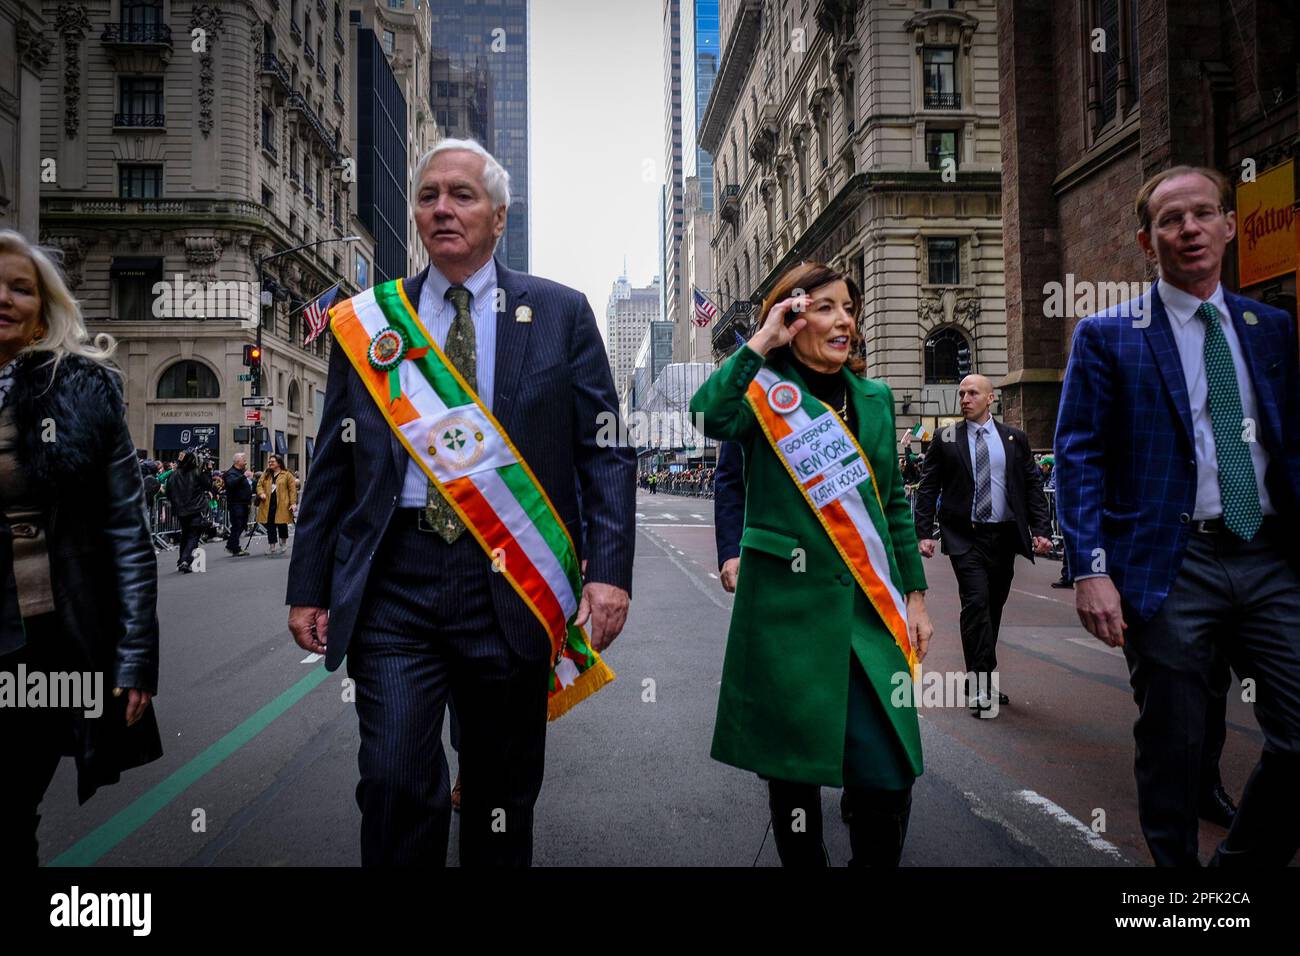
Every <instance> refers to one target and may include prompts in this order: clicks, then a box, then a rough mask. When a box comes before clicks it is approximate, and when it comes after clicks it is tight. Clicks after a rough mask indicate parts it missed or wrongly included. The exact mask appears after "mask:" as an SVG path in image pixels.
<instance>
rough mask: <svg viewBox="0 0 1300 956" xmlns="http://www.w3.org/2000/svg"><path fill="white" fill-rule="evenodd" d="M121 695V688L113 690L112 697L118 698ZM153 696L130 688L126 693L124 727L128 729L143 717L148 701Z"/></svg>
mask: <svg viewBox="0 0 1300 956" xmlns="http://www.w3.org/2000/svg"><path fill="white" fill-rule="evenodd" d="M121 694H122V688H120V687H117V688H114V689H113V696H114V697H119V696H121ZM152 699H153V695H152V694H150V693H149V692H148V691H147V690H137V689H136V688H134V687H132V688H131V689H129V690H128V691H127V692H126V725H127V726H128V727H130V726H131V725H132V724H134V723H135V722H136V721H137V720H139V719H140V718H141V717H143V716H144V712H145V711H146V710H148V709H149V701H151V700H152Z"/></svg>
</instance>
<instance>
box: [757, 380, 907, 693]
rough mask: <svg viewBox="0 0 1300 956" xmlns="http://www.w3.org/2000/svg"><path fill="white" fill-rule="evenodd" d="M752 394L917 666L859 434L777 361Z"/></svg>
mask: <svg viewBox="0 0 1300 956" xmlns="http://www.w3.org/2000/svg"><path fill="white" fill-rule="evenodd" d="M745 398H746V399H747V400H748V401H749V405H750V408H752V409H753V410H754V414H755V415H756V416H757V417H758V423H759V425H760V426H761V427H762V429H763V434H764V435H766V436H767V440H768V442H769V443H770V444H771V446H772V450H773V451H774V452H776V456H777V458H779V459H780V460H781V464H783V465H784V466H785V470H786V471H787V472H788V473H789V475H790V477H791V479H793V481H794V483H795V485H796V486H798V488H799V493H800V494H801V495H803V499H804V501H806V502H808V506H809V507H810V508H812V510H813V514H815V515H816V516H817V520H818V521H820V522H821V525H822V527H823V528H825V529H826V533H827V534H828V535H829V536H830V539H831V542H832V543H833V544H834V545H835V550H836V551H838V552H839V554H840V557H841V558H843V559H844V563H845V564H846V565H848V568H849V570H850V571H851V572H852V573H853V577H854V579H855V580H857V582H858V584H859V586H861V588H862V590H863V591H864V592H865V593H866V595H867V598H868V600H870V601H871V606H872V607H874V608H875V609H876V611H877V612H878V613H879V614H880V618H881V620H883V621H884V622H885V626H886V627H887V628H889V633H890V634H891V635H892V636H893V638H894V642H895V643H896V644H897V645H898V649H899V650H901V651H902V652H903V657H904V658H906V659H907V664H908V668H909V669H910V670H911V671H912V672H913V673H915V672H916V664H917V660H916V651H915V650H914V649H913V648H912V643H911V640H910V638H909V635H908V630H907V604H906V602H905V601H904V600H903V595H902V594H900V593H899V591H898V588H896V587H894V583H893V581H892V580H890V577H889V551H888V548H887V546H886V545H885V542H884V540H883V539H882V538H881V536H880V532H879V531H878V530H877V529H876V525H875V522H873V521H872V520H871V508H870V505H871V503H872V502H874V503H875V505H876V506H877V507H878V508H879V511H880V514H881V515H882V517H883V515H884V510H885V506H884V503H883V502H882V501H881V500H880V490H879V489H878V488H877V487H876V476H875V475H874V474H873V473H872V471H871V463H870V462H869V461H867V456H866V454H864V453H863V451H862V448H861V446H859V445H858V440H857V439H856V438H855V437H854V436H853V433H852V432H850V431H849V430H848V428H847V427H846V426H845V424H844V422H843V421H841V420H840V417H839V416H838V415H836V414H835V412H834V411H832V410H831V409H830V408H828V407H827V406H826V405H825V404H824V403H822V402H820V401H818V400H817V399H816V398H814V397H813V396H812V395H810V394H808V393H806V392H804V391H803V390H802V389H800V388H799V386H798V385H796V384H795V383H794V382H791V381H790V380H789V379H786V378H782V377H781V376H780V375H778V374H777V373H776V372H774V371H772V369H770V368H766V367H765V368H762V369H759V372H758V374H757V375H756V376H755V377H754V379H753V380H752V381H751V382H750V383H749V388H748V390H747V391H746V393H745Z"/></svg>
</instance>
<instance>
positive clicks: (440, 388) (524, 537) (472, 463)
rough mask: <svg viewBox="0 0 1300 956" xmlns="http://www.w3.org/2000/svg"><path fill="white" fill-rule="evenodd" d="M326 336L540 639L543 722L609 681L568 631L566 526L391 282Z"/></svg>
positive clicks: (572, 561) (354, 303)
mask: <svg viewBox="0 0 1300 956" xmlns="http://www.w3.org/2000/svg"><path fill="white" fill-rule="evenodd" d="M330 329H331V330H332V331H333V333H334V337H335V338H336V339H337V340H338V344H339V345H340V346H341V347H342V349H343V351H344V352H345V353H346V354H347V357H348V359H349V360H350V361H351V362H352V367H353V368H355V369H356V370H357V374H358V375H360V376H361V381H363V382H364V383H365V385H366V388H367V389H368V390H369V392H370V396H371V397H372V398H373V399H374V400H375V404H376V405H378V406H379V410H380V412H382V413H383V416H384V419H385V420H386V421H387V422H388V424H389V426H390V427H391V428H392V429H393V431H394V433H396V435H397V437H398V438H399V439H400V440H401V442H402V445H403V446H404V447H405V448H406V450H407V452H408V453H409V454H410V455H411V457H412V458H414V459H415V461H416V463H417V464H419V466H420V468H421V469H422V470H423V471H424V473H425V474H426V475H428V476H429V478H430V479H432V480H433V482H434V484H435V485H437V487H438V490H439V491H440V492H442V495H443V497H444V498H446V499H447V501H448V502H449V503H450V504H451V506H452V507H453V508H455V509H456V513H457V514H458V515H460V517H461V520H463V521H464V522H465V527H467V528H468V529H469V530H470V533H471V534H473V535H474V538H475V540H477V541H478V543H479V544H480V545H481V546H482V548H483V550H484V552H485V553H486V554H487V555H488V557H490V558H491V559H492V566H493V569H494V570H496V571H498V572H499V573H501V574H502V575H504V576H505V579H506V580H507V581H509V582H510V585H511V587H513V588H514V589H515V591H516V592H517V593H518V594H519V596H520V597H521V598H523V600H524V603H525V604H527V605H528V608H529V609H530V610H531V611H532V612H533V613H534V614H535V615H537V619H538V620H539V621H541V622H542V626H543V627H545V628H546V632H547V634H548V635H550V638H551V651H552V654H551V684H550V696H549V698H548V703H547V712H548V716H549V718H550V719H551V720H554V719H555V718H557V717H559V716H560V715H561V714H563V713H565V712H566V711H567V710H569V708H571V707H573V705H574V704H576V703H578V702H579V701H581V700H583V699H584V698H586V697H588V696H590V695H591V694H594V693H595V692H596V691H597V690H599V689H600V688H601V687H603V686H604V685H605V684H607V683H609V682H610V681H611V680H613V679H614V672H613V671H611V670H610V669H609V667H608V665H606V664H605V662H604V661H602V660H601V659H600V656H599V655H598V654H597V653H596V651H595V650H594V649H593V648H592V647H591V644H590V642H589V641H588V640H587V635H586V633H585V632H584V631H583V629H582V628H579V627H575V626H574V625H573V623H572V621H573V618H574V617H575V616H576V614H577V610H578V603H579V600H580V597H581V594H582V576H581V574H580V571H579V568H578V556H577V551H576V550H575V548H574V546H573V539H572V538H570V537H569V532H568V529H567V528H565V526H564V522H563V521H561V520H560V517H559V515H558V514H556V511H555V506H554V505H552V504H551V500H550V498H548V497H547V495H546V491H545V490H544V489H543V488H542V486H541V484H540V483H539V482H538V481H537V476H536V475H534V474H533V472H532V469H531V468H529V467H528V463H527V462H525V461H524V459H523V457H522V456H521V455H520V454H519V450H518V449H517V448H515V446H514V444H513V443H512V442H511V441H510V436H508V435H507V434H506V433H505V431H504V429H502V427H501V425H500V424H499V423H498V422H497V420H496V419H495V418H493V417H492V414H491V412H489V411H488V410H487V409H486V408H484V407H483V403H482V402H481V401H479V398H478V396H477V395H476V394H474V390H473V389H471V388H470V387H469V385H468V384H467V383H466V381H465V379H464V378H462V377H461V375H460V373H459V371H457V369H456V367H455V366H454V365H452V364H451V363H450V362H448V361H447V357H446V356H445V355H444V354H443V353H442V350H441V349H439V348H438V346H437V345H436V344H434V342H433V339H432V338H430V336H429V333H428V330H426V329H425V327H424V325H423V324H422V323H421V322H420V318H419V315H418V314H417V313H416V310H415V309H414V308H413V307H412V306H411V302H410V300H409V299H408V298H407V297H406V292H405V290H404V289H403V288H402V283H401V280H394V281H393V282H386V283H384V284H383V285H379V286H375V287H374V288H372V289H367V290H366V291H365V292H362V293H361V294H360V295H357V296H353V297H352V298H351V299H348V300H347V301H345V302H342V303H340V304H339V305H336V306H334V308H332V309H330Z"/></svg>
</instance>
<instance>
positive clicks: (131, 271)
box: [109, 257, 163, 322]
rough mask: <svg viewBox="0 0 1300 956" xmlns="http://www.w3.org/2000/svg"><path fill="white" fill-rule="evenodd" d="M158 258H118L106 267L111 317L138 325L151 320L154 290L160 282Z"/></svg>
mask: <svg viewBox="0 0 1300 956" xmlns="http://www.w3.org/2000/svg"><path fill="white" fill-rule="evenodd" d="M162 271H163V265H162V259H161V258H134V257H121V258H117V259H114V260H113V263H112V265H111V266H110V267H109V280H110V282H111V284H112V290H113V318H115V319H122V320H124V321H135V322H139V321H142V320H145V319H152V318H154V314H153V300H154V294H153V287H154V284H155V283H158V282H161V281H162Z"/></svg>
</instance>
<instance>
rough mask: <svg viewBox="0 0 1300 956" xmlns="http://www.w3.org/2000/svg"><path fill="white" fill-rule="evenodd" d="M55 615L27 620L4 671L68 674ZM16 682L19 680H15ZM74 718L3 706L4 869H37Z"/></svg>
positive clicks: (0, 827)
mask: <svg viewBox="0 0 1300 956" xmlns="http://www.w3.org/2000/svg"><path fill="white" fill-rule="evenodd" d="M54 617H55V615H54V614H42V615H39V616H37V617H34V618H28V619H27V621H26V622H25V624H26V627H27V644H26V646H24V647H22V648H19V649H18V650H17V651H14V652H13V653H11V654H6V655H4V656H0V672H5V673H8V674H13V675H16V674H17V673H18V666H19V665H20V664H25V665H26V667H27V673H29V674H30V673H32V672H35V671H43V672H46V673H49V672H52V671H62V670H66V669H67V666H66V665H65V664H64V663H61V660H62V659H61V657H60V654H59V643H58V642H59V639H60V637H61V635H60V633H59V631H58V629H57V628H56V627H55V626H54ZM15 679H16V678H15ZM72 728H73V715H72V713H71V712H69V711H66V710H56V709H54V708H50V707H0V741H3V742H4V743H3V746H4V755H5V756H4V763H5V780H4V784H3V785H2V786H0V870H6V869H11V868H15V867H24V868H25V867H34V866H36V865H38V863H39V858H38V854H37V849H38V847H37V842H36V828H37V826H38V825H39V824H40V821H41V818H40V815H39V813H38V810H39V809H40V805H41V801H42V800H43V799H44V798H45V791H46V790H47V789H48V788H49V786H50V781H51V780H53V779H54V772H55V771H56V770H57V769H58V767H59V761H60V760H61V759H62V758H63V757H64V756H67V755H69V754H71V753H73V747H74V746H75V741H74V737H73V729H72Z"/></svg>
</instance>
